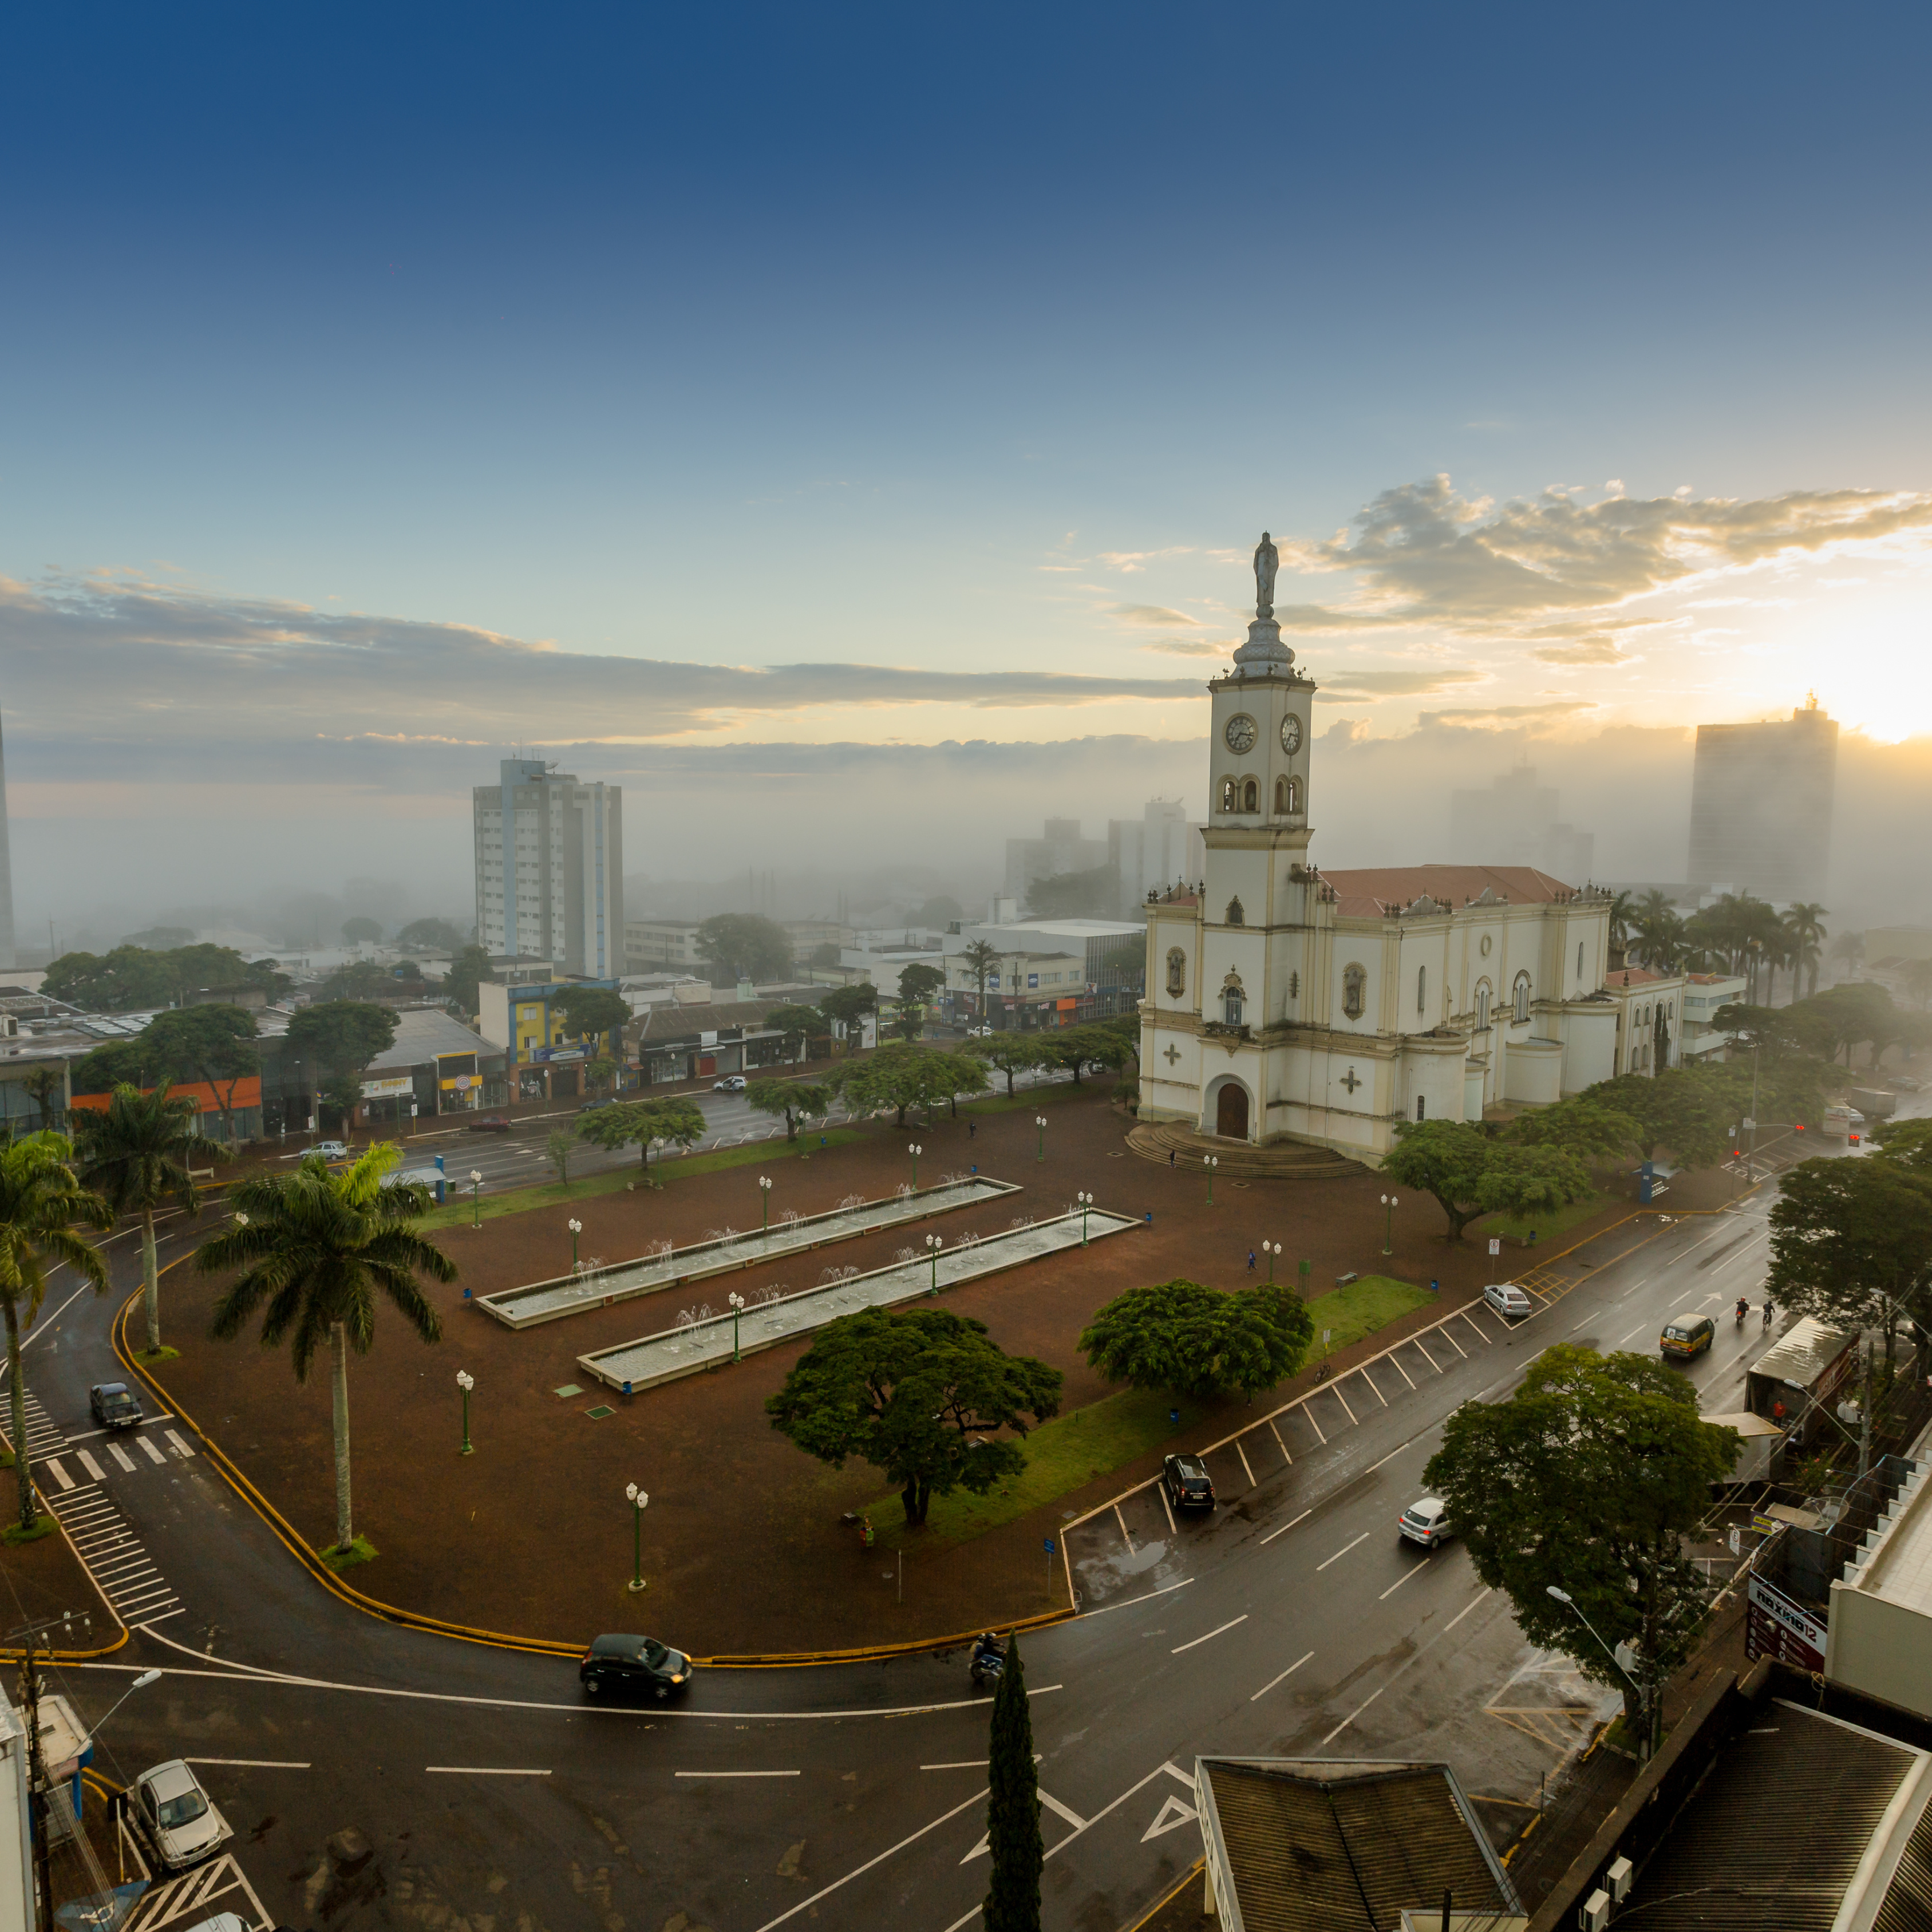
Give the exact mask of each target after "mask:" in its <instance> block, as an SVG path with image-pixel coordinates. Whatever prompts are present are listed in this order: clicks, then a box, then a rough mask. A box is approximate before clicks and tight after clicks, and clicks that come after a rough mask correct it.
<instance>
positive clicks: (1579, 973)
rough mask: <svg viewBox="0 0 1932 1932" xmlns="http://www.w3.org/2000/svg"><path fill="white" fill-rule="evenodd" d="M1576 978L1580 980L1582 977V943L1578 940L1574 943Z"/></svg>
mask: <svg viewBox="0 0 1932 1932" xmlns="http://www.w3.org/2000/svg"><path fill="white" fill-rule="evenodd" d="M1577 978H1578V979H1582V978H1583V941H1581V940H1578V941H1577Z"/></svg>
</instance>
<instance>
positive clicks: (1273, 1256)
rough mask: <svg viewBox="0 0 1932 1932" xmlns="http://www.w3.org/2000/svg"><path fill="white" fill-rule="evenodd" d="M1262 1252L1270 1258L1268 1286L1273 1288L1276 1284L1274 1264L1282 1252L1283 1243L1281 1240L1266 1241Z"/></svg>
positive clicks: (1263, 1243)
mask: <svg viewBox="0 0 1932 1932" xmlns="http://www.w3.org/2000/svg"><path fill="white" fill-rule="evenodd" d="M1262 1253H1263V1254H1265V1255H1266V1256H1268V1286H1269V1287H1271V1288H1272V1287H1274V1265H1275V1262H1276V1260H1277V1259H1278V1258H1279V1256H1280V1253H1281V1244H1280V1242H1279V1241H1264V1242H1262Z"/></svg>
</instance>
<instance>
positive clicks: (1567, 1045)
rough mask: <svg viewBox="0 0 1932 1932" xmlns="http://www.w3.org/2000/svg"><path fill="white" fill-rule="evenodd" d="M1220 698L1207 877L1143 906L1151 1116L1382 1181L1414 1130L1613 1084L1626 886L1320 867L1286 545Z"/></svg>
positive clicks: (1270, 554) (1145, 1070)
mask: <svg viewBox="0 0 1932 1932" xmlns="http://www.w3.org/2000/svg"><path fill="white" fill-rule="evenodd" d="M1256 578H1257V583H1258V586H1259V592H1260V594H1259V598H1258V600H1257V604H1256V618H1255V621H1254V622H1253V623H1252V624H1250V625H1249V627H1248V640H1247V643H1245V644H1244V645H1243V646H1241V649H1238V650H1237V651H1236V652H1235V661H1234V665H1233V667H1232V669H1231V670H1229V672H1228V673H1226V675H1225V676H1221V677H1218V678H1217V679H1215V680H1214V682H1213V683H1211V685H1209V686H1208V690H1209V691H1210V692H1211V694H1212V695H1213V698H1214V735H1213V738H1212V739H1211V744H1210V748H1209V760H1208V792H1209V796H1208V823H1207V828H1206V830H1205V835H1204V838H1205V844H1206V847H1207V858H1206V864H1205V874H1206V876H1205V880H1203V881H1202V883H1201V885H1200V886H1199V888H1198V889H1190V890H1186V891H1181V892H1174V893H1170V894H1169V895H1166V897H1164V898H1159V899H1155V900H1151V901H1149V903H1148V907H1147V915H1148V936H1147V946H1148V959H1147V989H1148V990H1147V997H1146V998H1145V1000H1144V1001H1142V1006H1141V1052H1140V1063H1141V1076H1140V1084H1141V1100H1140V1118H1142V1120H1144V1121H1180V1122H1183V1123H1184V1124H1187V1125H1188V1126H1190V1127H1193V1128H1195V1129H1196V1130H1198V1131H1199V1132H1200V1133H1205V1134H1211V1135H1216V1136H1220V1137H1222V1138H1224V1139H1230V1140H1235V1141H1245V1142H1250V1143H1253V1144H1256V1145H1261V1144H1265V1143H1268V1142H1277V1141H1295V1142H1305V1143H1307V1144H1310V1145H1315V1146H1318V1147H1325V1148H1334V1149H1336V1150H1337V1151H1341V1152H1344V1153H1346V1154H1352V1155H1353V1156H1355V1157H1356V1158H1358V1159H1360V1160H1365V1161H1367V1162H1368V1163H1370V1164H1371V1165H1373V1164H1374V1163H1376V1162H1377V1161H1378V1160H1379V1159H1380V1157H1382V1154H1385V1153H1386V1152H1387V1151H1388V1149H1389V1148H1390V1147H1391V1146H1392V1145H1394V1138H1395V1130H1396V1127H1397V1124H1398V1123H1400V1122H1402V1121H1418V1120H1451V1121H1460V1120H1478V1119H1480V1118H1481V1117H1482V1114H1483V1110H1484V1108H1485V1107H1487V1106H1492V1105H1494V1104H1497V1103H1513V1104H1518V1105H1524V1106H1548V1105H1549V1104H1550V1103H1552V1102H1553V1101H1556V1100H1559V1099H1561V1098H1562V1097H1563V1096H1564V1095H1565V1094H1574V1093H1577V1092H1578V1091H1580V1090H1581V1089H1583V1088H1585V1087H1588V1086H1589V1085H1592V1084H1593V1083H1594V1082H1597V1081H1598V1080H1603V1079H1608V1078H1609V1077H1610V1075H1611V1074H1612V1073H1613V1072H1615V1071H1616V1043H1617V1019H1618V1009H1617V1007H1616V1004H1615V1003H1614V1002H1613V1001H1612V999H1611V998H1610V996H1609V995H1608V994H1607V992H1605V991H1604V983H1605V979H1606V976H1607V969H1608V965H1609V944H1610V898H1611V895H1610V893H1609V892H1606V891H1603V890H1601V889H1577V888H1576V887H1574V886H1569V885H1566V884H1565V883H1562V881H1560V880H1556V879H1553V878H1552V877H1549V876H1548V875H1547V874H1545V873H1543V872H1541V871H1536V870H1535V868H1532V867H1529V866H1484V865H1405V866H1393V867H1382V868H1372V869H1368V870H1360V871H1337V872H1326V873H1325V872H1322V871H1320V870H1319V869H1318V868H1316V867H1315V866H1314V865H1312V864H1310V859H1309V844H1310V837H1311V829H1310V811H1311V809H1312V799H1311V796H1310V784H1311V780H1312V773H1311V771H1310V762H1311V752H1312V748H1313V745H1312V735H1313V734H1312V731H1311V723H1312V720H1311V715H1310V713H1311V708H1312V706H1313V701H1314V696H1315V689H1316V687H1315V685H1314V682H1313V680H1312V679H1310V678H1308V677H1307V676H1304V674H1303V673H1301V672H1299V671H1298V670H1296V669H1295V653H1294V652H1292V650H1290V649H1288V648H1287V646H1285V645H1284V644H1283V643H1282V641H1281V633H1280V628H1279V626H1278V625H1277V624H1276V622H1275V621H1274V608H1273V594H1274V546H1273V545H1272V544H1271V543H1270V542H1269V540H1268V537H1267V536H1266V535H1265V534H1264V535H1263V537H1262V547H1261V548H1260V549H1259V550H1257V552H1256Z"/></svg>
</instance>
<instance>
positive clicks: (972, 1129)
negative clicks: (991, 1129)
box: [966, 1121, 980, 1141]
mask: <svg viewBox="0 0 1932 1932" xmlns="http://www.w3.org/2000/svg"><path fill="white" fill-rule="evenodd" d="M979 1131H980V1123H979V1122H978V1121H968V1122H967V1123H966V1138H967V1139H968V1140H969V1141H970V1140H971V1139H973V1138H974V1136H976V1135H977V1133H979Z"/></svg>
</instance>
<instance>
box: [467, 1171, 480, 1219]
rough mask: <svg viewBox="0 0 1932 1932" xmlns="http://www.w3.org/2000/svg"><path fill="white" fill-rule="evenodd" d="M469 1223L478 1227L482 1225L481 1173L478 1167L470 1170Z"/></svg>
mask: <svg viewBox="0 0 1932 1932" xmlns="http://www.w3.org/2000/svg"><path fill="white" fill-rule="evenodd" d="M469 1225H470V1226H472V1228H480V1227H481V1226H482V1225H483V1175H482V1172H481V1169H478V1168H474V1167H472V1169H470V1170H469Z"/></svg>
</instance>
